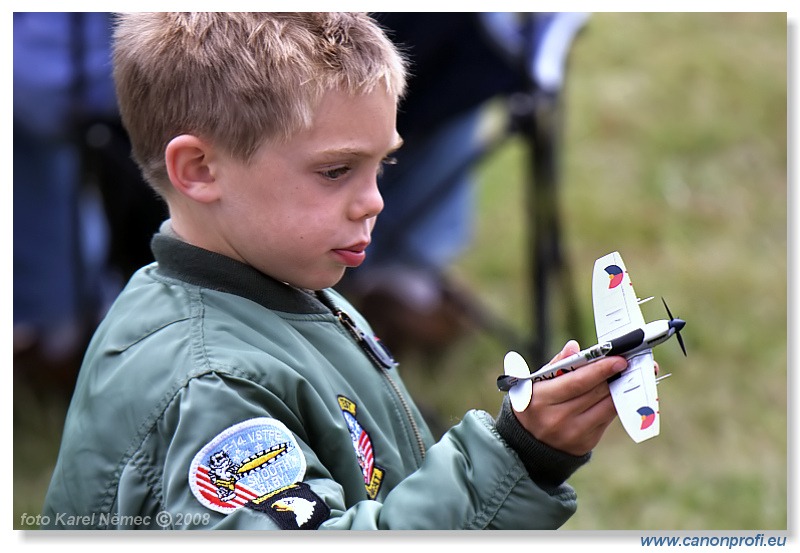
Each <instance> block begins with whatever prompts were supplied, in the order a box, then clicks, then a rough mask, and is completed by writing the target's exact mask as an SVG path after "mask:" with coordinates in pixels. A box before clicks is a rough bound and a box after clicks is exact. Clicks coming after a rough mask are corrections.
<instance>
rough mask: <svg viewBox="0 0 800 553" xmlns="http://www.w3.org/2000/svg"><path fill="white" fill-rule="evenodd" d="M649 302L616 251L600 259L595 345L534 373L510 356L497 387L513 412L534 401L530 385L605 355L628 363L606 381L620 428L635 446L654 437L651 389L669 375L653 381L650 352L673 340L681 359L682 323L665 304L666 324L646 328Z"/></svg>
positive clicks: (595, 297)
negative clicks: (645, 305) (637, 290)
mask: <svg viewBox="0 0 800 553" xmlns="http://www.w3.org/2000/svg"><path fill="white" fill-rule="evenodd" d="M651 299H653V298H652V297H650V298H647V299H645V300H640V299H638V298H637V296H636V293H635V292H634V291H633V285H632V284H631V279H630V276H629V275H628V271H627V270H626V269H625V264H624V263H623V262H622V257H620V255H619V253H618V252H614V253H610V254H608V255H606V256H603V257H601V258H600V259H598V260H597V261H595V264H594V273H593V276H592V302H593V304H594V319H595V327H596V329H597V340H598V343H597V344H596V345H594V346H592V347H590V348H587V349H585V350H583V351H580V352H578V353H576V354H574V355H571V356H570V357H567V358H566V359H562V360H561V361H558V362H556V363H552V364H550V365H545V366H544V367H542V368H541V369H539V370H538V371H536V372H535V373H533V374H531V372H530V370H529V369H528V365H527V363H526V362H525V359H524V358H523V357H522V356H521V355H520V354H518V353H517V352H515V351H510V352H508V353H507V354H506V356H505V360H504V368H505V374H504V375H502V376H500V377H498V378H497V387H498V388H499V389H500V390H501V391H504V392H508V394H509V397H510V399H511V404H512V406H513V407H514V409H515V410H517V411H524V410H525V409H526V408H527V407H528V405H529V404H530V402H531V400H532V399H533V382H535V381H537V380H545V379H549V378H556V377H557V376H560V375H562V374H565V373H567V372H570V371H574V370H575V369H577V368H579V367H582V366H584V365H587V364H589V363H592V362H594V361H597V360H598V359H602V358H604V357H607V356H609V355H620V356H622V357H625V358H626V359H627V360H628V367H627V368H626V369H625V370H624V371H623V372H622V373H620V374H619V375H618V376H617V377H616V378H614V379H612V380H611V381H609V388H610V390H611V397H612V399H613V400H614V406H615V407H616V409H617V414H618V415H619V418H620V421H621V422H622V426H623V427H624V428H625V430H626V431H627V432H628V434H629V435H630V436H631V438H633V441H635V442H636V443H639V442H643V441H644V440H647V439H649V438H652V437H654V436H657V435H658V433H659V431H660V420H659V419H660V415H659V409H658V395H657V393H656V384H657V383H658V381H659V380H662V379H663V378H666V377H667V376H669V375H665V376H662V377H661V378H656V373H655V361H654V360H653V348H654V347H655V346H657V345H659V344H661V343H663V342H666V341H667V340H668V339H669V338H671V337H672V336H675V337H676V338H677V339H678V343H679V344H680V346H681V350H683V354H684V355H686V347H685V345H684V343H683V338H681V335H680V331H681V330H682V329H683V327H684V326H685V325H686V322H685V321H683V320H681V319H675V318H674V317H673V316H672V313H670V311H669V307H667V303H666V302H664V307H665V308H666V310H667V315H668V316H669V320H659V321H652V322H650V323H645V322H644V317H643V316H642V311H641V309H640V308H639V305H641V304H642V303H644V302H646V301H649V300H651ZM662 301H663V299H662Z"/></svg>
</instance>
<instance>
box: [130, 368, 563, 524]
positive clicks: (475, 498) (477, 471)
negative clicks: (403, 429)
mask: <svg viewBox="0 0 800 553" xmlns="http://www.w3.org/2000/svg"><path fill="white" fill-rule="evenodd" d="M300 393H308V394H309V398H310V397H312V396H311V395H312V394H313V393H314V392H313V391H307V392H303V391H301V392H300ZM212 398H213V399H212ZM309 398H306V402H308V401H311V400H310V399H309ZM309 408H313V406H309ZM293 409H294V407H290V406H287V405H286V403H285V401H284V400H283V399H281V398H278V397H277V396H276V395H274V394H273V393H271V392H270V391H269V390H268V389H266V388H264V387H263V386H260V385H258V384H255V383H253V382H250V381H248V380H247V379H246V378H237V377H231V376H229V375H218V374H210V375H206V376H203V377H202V378H196V379H194V380H193V381H192V382H191V383H190V385H188V386H186V387H185V388H184V390H183V391H182V392H181V393H180V394H179V395H178V396H177V397H176V398H175V400H173V405H170V406H169V408H168V409H166V411H165V414H164V417H163V420H162V421H161V422H160V433H161V436H160V439H161V441H162V442H163V441H164V440H163V438H164V434H167V435H171V437H170V438H169V439H168V440H166V443H168V445H166V446H164V447H166V448H167V450H166V451H165V452H164V454H163V458H164V466H163V483H162V484H161V485H160V493H161V496H162V499H161V501H160V502H159V503H160V504H161V506H162V507H163V509H162V510H163V511H165V512H167V513H168V514H169V515H170V517H171V520H172V521H173V522H172V526H170V527H172V528H194V527H202V528H221V529H223V528H224V529H251V530H252V529H273V528H274V529H277V528H282V527H283V528H285V526H281V525H280V524H279V523H278V522H276V519H275V518H274V517H271V516H267V515H268V513H267V514H265V513H264V512H258V511H257V510H254V509H252V508H239V509H236V510H235V511H233V512H231V513H220V512H216V511H214V510H210V509H208V508H207V507H206V506H204V505H202V504H201V502H200V501H198V500H197V498H196V497H195V496H194V494H193V491H192V489H191V485H190V481H191V478H192V475H191V469H190V468H189V467H191V466H192V460H193V459H194V458H195V457H196V456H197V452H198V449H199V448H200V447H201V446H202V445H203V444H204V443H206V442H207V441H209V440H211V439H213V437H214V436H215V435H217V434H219V433H220V432H221V431H223V430H224V429H225V428H228V427H229V426H230V425H231V424H234V423H235V422H236V421H240V420H246V419H252V418H257V417H274V418H276V419H279V420H282V421H284V422H285V423H286V426H287V427H289V428H292V429H293V434H294V437H295V438H296V440H297V444H298V445H299V447H300V449H301V450H302V453H303V456H304V458H305V460H304V462H305V463H306V465H307V470H306V471H305V476H304V478H303V485H304V486H306V487H307V488H306V492H307V493H308V494H310V496H307V498H308V499H309V500H310V501H312V502H314V501H317V500H320V501H321V502H323V503H324V509H325V510H326V513H325V514H326V516H325V518H324V520H319V521H318V524H315V526H314V527H319V528H320V529H353V530H367V529H386V530H395V529H438V530H445V529H481V528H487V529H555V528H558V527H560V526H561V525H562V524H563V523H564V522H565V521H566V520H567V519H568V518H569V517H570V516H571V515H572V514H573V513H574V511H575V509H576V496H575V493H574V491H573V490H572V488H571V487H569V486H568V485H566V484H559V485H556V486H551V487H549V488H548V487H547V486H544V487H543V486H541V485H539V484H537V483H536V482H535V481H534V479H532V478H531V474H529V470H528V468H526V463H525V462H524V461H523V459H522V458H521V457H520V455H519V454H517V453H516V452H515V451H514V450H513V449H512V447H511V446H510V445H509V444H508V443H507V442H506V440H505V439H504V438H502V437H501V434H500V432H498V429H497V426H496V423H495V420H494V419H493V418H492V417H491V416H490V415H489V414H487V413H485V412H482V411H470V412H469V413H467V414H466V416H465V417H464V419H463V420H462V421H461V422H460V423H459V424H457V425H456V426H454V427H453V428H451V429H450V430H449V431H448V432H447V433H446V434H445V435H444V436H443V437H442V438H441V440H440V441H439V442H438V443H436V444H434V445H433V446H432V447H431V448H430V449H429V450H428V452H427V455H426V457H425V460H424V461H423V463H422V465H421V466H420V468H419V469H417V470H416V471H414V472H412V473H411V474H410V475H408V476H407V477H406V478H405V479H403V480H402V481H401V482H400V483H399V484H397V485H396V486H395V487H394V488H393V489H392V490H391V491H390V492H389V493H388V494H387V495H386V496H385V497H384V498H383V500H382V501H376V500H367V499H364V500H362V501H356V502H352V501H350V503H349V504H348V501H347V498H346V497H345V496H346V494H345V491H344V487H343V483H341V482H338V481H336V479H335V478H334V477H333V476H332V474H331V471H329V468H328V467H326V465H325V463H324V462H323V460H321V459H320V456H319V453H318V452H315V451H314V449H313V448H312V446H311V441H308V434H307V433H306V432H305V431H303V430H302V422H301V421H300V420H299V418H298V416H297V414H296V413H293ZM512 417H513V415H512ZM147 449H150V450H154V449H155V447H150V448H147ZM146 464H147V463H146V462H145V461H143V462H142V466H143V467H144V466H145V465H146ZM144 473H145V471H143V470H126V471H125V474H123V477H124V478H128V480H129V481H132V480H138V479H142V474H144ZM123 484H125V482H123ZM362 485H363V483H362ZM126 486H127V487H128V488H130V489H133V488H137V486H131V485H130V482H129V483H128V484H127V485H126ZM123 488H124V487H121V489H123ZM138 489H141V485H140V486H138ZM121 499H123V500H124V498H121ZM318 506H322V505H320V504H318ZM131 510H132V511H134V510H135V509H134V508H133V506H131ZM153 516H155V513H154V515H153ZM178 519H180V522H181V524H180V525H178V524H177V522H176V521H177V520H178Z"/></svg>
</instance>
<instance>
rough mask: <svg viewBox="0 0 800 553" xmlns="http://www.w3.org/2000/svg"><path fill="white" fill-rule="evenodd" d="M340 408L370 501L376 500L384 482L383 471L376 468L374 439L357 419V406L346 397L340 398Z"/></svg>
mask: <svg viewBox="0 0 800 553" xmlns="http://www.w3.org/2000/svg"><path fill="white" fill-rule="evenodd" d="M337 399H338V401H339V407H340V408H341V410H342V415H343V416H344V420H345V422H346V423H347V429H348V430H349V431H350V439H351V440H352V441H353V449H355V452H356V458H357V459H358V465H359V467H361V473H362V475H363V477H364V487H365V489H366V491H367V497H368V498H369V499H375V497H376V496H377V495H378V491H379V490H380V487H381V482H383V474H384V471H383V469H381V468H379V467H377V466H375V454H374V452H373V450H372V439H371V438H370V437H369V433H368V432H367V431H366V430H364V428H363V427H362V426H361V424H360V423H359V422H358V419H357V418H356V409H357V407H356V404H355V402H353V401H352V400H350V399H348V398H346V397H345V396H338V398H337Z"/></svg>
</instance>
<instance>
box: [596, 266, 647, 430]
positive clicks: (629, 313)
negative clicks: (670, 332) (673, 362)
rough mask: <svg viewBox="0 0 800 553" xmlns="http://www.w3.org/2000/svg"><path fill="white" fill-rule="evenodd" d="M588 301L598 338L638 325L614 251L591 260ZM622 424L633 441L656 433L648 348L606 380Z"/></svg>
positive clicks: (630, 290) (637, 310)
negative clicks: (589, 297)
mask: <svg viewBox="0 0 800 553" xmlns="http://www.w3.org/2000/svg"><path fill="white" fill-rule="evenodd" d="M592 302H593V304H594V319H595V327H596V330H597V340H598V342H605V341H608V340H611V339H613V338H616V337H618V336H621V335H622V334H625V333H626V332H629V331H631V330H635V329H637V328H641V327H643V326H644V324H645V321H644V317H643V316H642V311H641V309H640V308H639V299H638V298H637V297H636V292H634V290H633V285H632V284H631V279H630V275H628V271H627V269H626V268H625V264H624V263H623V261H622V257H621V256H620V255H619V253H618V252H613V253H610V254H608V255H606V256H603V257H601V258H600V259H598V260H597V261H595V264H594V273H593V275H592ZM609 388H610V390H611V397H612V399H613V400H614V405H615V407H616V408H617V414H618V415H619V419H620V422H622V426H623V427H624V428H625V430H626V431H627V432H628V434H629V435H630V437H631V438H632V439H633V441H635V442H636V443H639V442H642V441H644V440H647V439H649V438H652V437H654V436H657V435H658V433H659V427H660V424H659V422H660V420H659V419H660V416H659V411H658V395H657V392H656V375H655V361H654V359H653V352H652V350H646V351H644V352H641V353H639V354H637V355H636V356H635V357H633V358H630V359H628V368H627V369H625V371H623V372H622V373H621V374H620V376H619V377H618V378H616V379H615V380H613V381H611V382H610V383H609Z"/></svg>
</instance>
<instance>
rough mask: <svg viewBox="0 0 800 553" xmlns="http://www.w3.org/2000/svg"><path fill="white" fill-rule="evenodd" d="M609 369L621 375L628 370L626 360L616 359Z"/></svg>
mask: <svg viewBox="0 0 800 553" xmlns="http://www.w3.org/2000/svg"><path fill="white" fill-rule="evenodd" d="M611 368H612V369H614V372H617V373H621V372H622V371H624V370H625V369H627V368H628V360H627V359H623V358H620V359H617V360H616V361H614V364H613V365H612V366H611Z"/></svg>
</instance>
